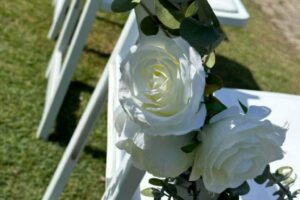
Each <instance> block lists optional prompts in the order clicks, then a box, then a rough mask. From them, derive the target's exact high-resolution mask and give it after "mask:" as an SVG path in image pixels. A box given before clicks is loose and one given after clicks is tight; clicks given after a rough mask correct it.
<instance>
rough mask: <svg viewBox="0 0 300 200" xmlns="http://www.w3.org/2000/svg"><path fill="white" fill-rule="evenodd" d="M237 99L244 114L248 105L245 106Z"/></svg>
mask: <svg viewBox="0 0 300 200" xmlns="http://www.w3.org/2000/svg"><path fill="white" fill-rule="evenodd" d="M238 101H239V104H240V106H241V108H242V110H243V112H244V113H245V114H246V113H247V112H248V107H247V106H245V105H244V104H243V103H242V102H241V101H240V100H238Z"/></svg>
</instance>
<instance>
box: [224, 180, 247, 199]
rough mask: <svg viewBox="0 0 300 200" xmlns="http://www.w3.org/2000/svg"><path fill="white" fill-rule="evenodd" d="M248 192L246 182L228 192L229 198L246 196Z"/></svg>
mask: <svg viewBox="0 0 300 200" xmlns="http://www.w3.org/2000/svg"><path fill="white" fill-rule="evenodd" d="M249 191H250V186H249V184H248V183H247V181H245V182H244V183H243V184H242V185H240V186H239V187H237V188H229V189H228V192H229V193H230V194H231V196H241V195H245V194H248V193H249Z"/></svg>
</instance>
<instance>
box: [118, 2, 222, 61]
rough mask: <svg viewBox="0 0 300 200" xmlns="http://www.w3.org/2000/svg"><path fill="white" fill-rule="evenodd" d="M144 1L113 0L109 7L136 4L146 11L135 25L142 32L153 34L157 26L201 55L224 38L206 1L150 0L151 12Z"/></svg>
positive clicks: (211, 50)
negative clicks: (181, 39)
mask: <svg viewBox="0 0 300 200" xmlns="http://www.w3.org/2000/svg"><path fill="white" fill-rule="evenodd" d="M146 1H149V0H114V1H113V4H112V10H113V11H115V12H125V11H129V10H131V9H133V8H135V7H136V6H137V5H140V6H141V7H143V9H144V10H145V11H146V13H147V14H148V16H146V17H145V18H144V19H143V20H142V21H141V23H140V24H139V27H140V28H141V30H142V31H143V33H144V34H145V35H156V34H157V33H158V28H160V29H161V30H162V31H163V32H164V33H165V34H166V35H167V36H168V37H177V36H181V37H182V38H183V39H185V40H186V41H187V42H188V43H189V44H190V45H191V46H193V47H194V48H195V49H196V50H197V51H198V52H199V53H200V54H201V56H205V55H210V54H211V53H212V52H214V50H215V49H216V48H217V47H218V46H219V44H220V43H221V42H222V41H223V40H224V38H225V34H224V32H223V31H222V28H221V26H220V23H219V21H218V19H217V17H216V15H215V13H214V12H213V9H212V8H211V6H210V5H209V3H208V1H207V0H152V1H153V3H154V9H155V11H154V13H151V12H150V9H149V8H147V6H146V3H145V2H146Z"/></svg>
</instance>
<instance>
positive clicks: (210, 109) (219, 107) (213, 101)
mask: <svg viewBox="0 0 300 200" xmlns="http://www.w3.org/2000/svg"><path fill="white" fill-rule="evenodd" d="M205 105H206V109H207V116H208V118H211V117H213V116H214V115H216V114H218V113H220V112H222V111H223V110H225V109H227V107H226V106H225V105H224V104H223V103H222V102H220V101H219V100H218V99H217V98H215V97H211V98H210V99H209V101H207V102H206V103H205Z"/></svg>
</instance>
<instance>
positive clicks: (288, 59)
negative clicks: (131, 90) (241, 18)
mask: <svg viewBox="0 0 300 200" xmlns="http://www.w3.org/2000/svg"><path fill="white" fill-rule="evenodd" d="M245 4H246V5H247V8H248V10H249V12H250V14H251V20H250V22H249V24H248V26H247V27H246V28H243V29H240V28H225V31H226V33H227V35H228V37H229V40H230V41H229V42H225V43H223V44H222V45H221V47H220V48H219V49H218V50H217V53H218V59H217V66H216V68H215V69H214V71H215V72H216V73H218V74H222V76H223V77H224V78H225V84H226V86H228V87H239V88H247V89H256V90H268V91H278V92H286V93H295V94H300V84H299V77H300V64H299V63H300V56H299V55H297V54H296V52H295V51H293V49H291V46H290V45H289V44H287V43H286V40H285V38H284V37H283V36H282V35H281V33H280V32H278V31H277V29H276V28H274V27H273V25H272V24H270V22H269V20H268V17H266V16H265V15H264V14H263V13H262V12H261V11H260V10H259V8H258V7H257V6H256V5H254V4H253V3H251V2H249V1H247V2H245ZM52 10H53V8H52V6H51V1H50V0H49V1H40V0H31V1H22V0H13V1H3V2H2V4H1V7H0V16H1V17H0V88H1V89H0V200H20V199H25V200H35V199H41V197H42V194H43V192H44V191H45V189H46V187H47V185H48V183H49V181H50V178H51V176H52V174H53V172H54V170H55V168H56V165H57V164H58V162H59V160H60V158H61V156H62V154H63V151H64V149H65V147H66V144H67V143H68V141H69V138H70V136H71V134H72V133H73V130H74V128H75V127H76V124H77V123H78V120H79V118H80V116H81V114H82V112H83V110H84V108H85V106H86V104H87V102H88V99H89V97H90V95H91V93H92V91H93V89H94V86H95V84H96V82H97V80H98V78H99V76H100V75H101V72H102V69H103V66H104V65H105V63H106V61H107V59H108V57H109V55H110V52H111V51H112V49H113V46H114V43H115V42H116V40H117V38H118V34H119V33H120V31H121V28H122V26H123V24H124V22H125V20H126V16H125V15H122V14H100V13H99V14H98V17H97V20H96V22H95V24H94V27H93V31H92V33H91V34H90V37H89V39H88V44H87V45H86V47H85V50H84V53H83V55H82V57H81V60H80V63H79V66H78V68H77V70H76V73H75V75H74V77H73V82H72V83H71V86H70V89H69V92H68V94H67V97H66V99H65V101H64V105H63V109H62V110H61V112H60V114H59V117H58V119H57V123H56V127H55V130H54V132H53V134H52V135H51V137H50V142H43V141H39V140H37V139H36V130H37V126H38V124H39V120H40V118H41V115H42V111H43V105H44V96H45V88H46V79H45V78H44V72H45V69H46V66H47V62H48V60H49V58H50V55H51V51H52V48H53V46H54V42H53V41H49V40H48V39H47V38H46V35H47V31H48V29H49V27H50V23H51V20H52ZM103 27H105V28H103ZM105 116H106V113H105V112H104V113H103V114H102V116H101V118H100V119H99V122H98V124H97V126H96V128H95V130H94V133H93V135H92V137H91V138H90V140H89V143H88V145H87V147H86V148H85V150H84V153H83V154H82V157H81V159H80V162H79V164H78V165H77V167H76V169H75V172H74V173H73V174H72V177H71V179H70V181H69V183H68V185H67V186H66V188H65V190H64V193H63V195H62V197H61V199H72V200H75V199H78V200H82V199H99V198H100V197H101V195H102V193H103V191H104V182H103V177H104V176H105V157H106V117H105Z"/></svg>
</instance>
